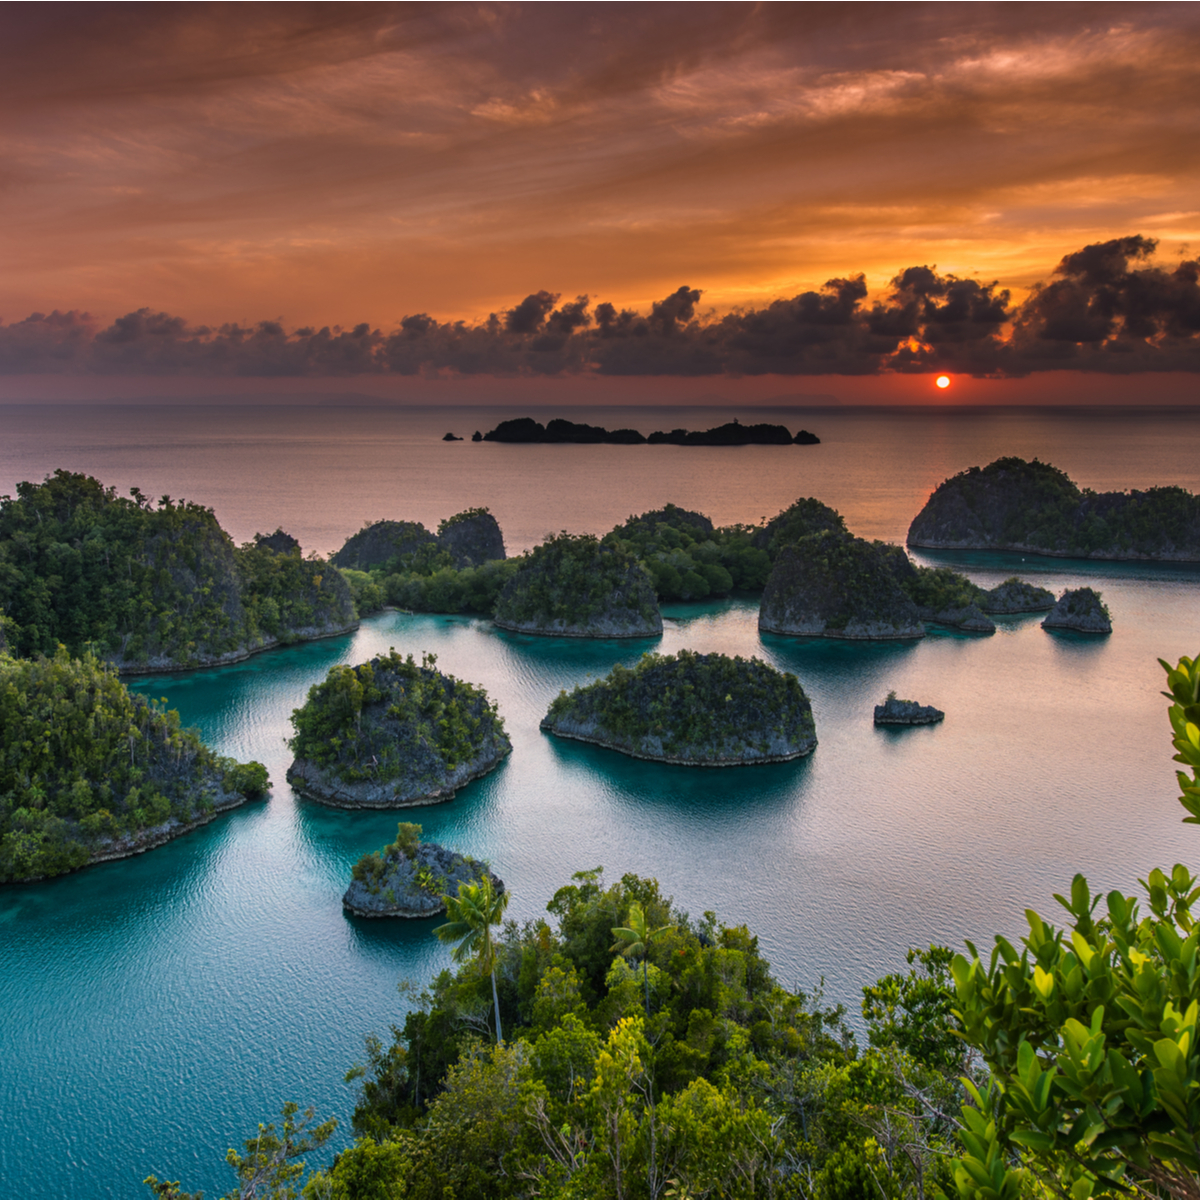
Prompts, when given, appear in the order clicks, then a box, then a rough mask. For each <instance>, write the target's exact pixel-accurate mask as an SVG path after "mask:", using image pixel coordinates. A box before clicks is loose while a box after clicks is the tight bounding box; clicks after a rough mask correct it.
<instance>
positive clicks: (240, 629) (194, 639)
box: [0, 471, 355, 670]
mask: <svg viewBox="0 0 1200 1200" xmlns="http://www.w3.org/2000/svg"><path fill="white" fill-rule="evenodd" d="M131 497H132V498H130V499H126V498H124V497H119V496H117V494H116V491H115V489H113V488H105V487H104V486H103V485H102V484H100V483H99V482H98V481H97V480H95V479H92V478H91V477H89V476H86V475H77V474H72V473H70V472H67V471H55V473H54V474H53V475H51V476H49V477H48V478H47V479H46V480H45V482H43V483H40V484H34V483H20V484H18V485H17V496H16V499H13V498H11V497H7V496H6V497H3V498H0V609H3V610H4V611H5V612H6V613H7V615H8V617H9V618H10V621H11V624H10V625H9V628H8V641H9V645H10V649H11V651H12V653H14V654H18V655H32V654H52V653H54V651H55V648H56V647H57V646H58V645H59V644H60V643H61V644H63V645H65V646H66V647H67V649H68V650H69V651H70V652H71V653H72V654H81V653H83V651H84V650H93V651H94V652H95V653H96V654H97V655H98V656H99V657H101V658H105V659H109V660H111V661H113V662H115V663H116V664H117V665H118V666H119V667H120V668H121V669H122V670H137V669H138V668H144V667H145V666H146V665H147V664H148V663H151V662H152V663H153V664H154V665H155V666H156V667H160V668H161V667H169V666H176V665H178V666H195V665H200V664H202V663H204V662H208V661H213V660H215V659H219V658H221V657H222V656H226V655H230V656H236V655H237V654H239V653H245V652H246V651H247V650H250V649H256V648H259V647H261V646H262V645H264V644H273V643H274V642H275V641H281V642H287V641H292V640H296V639H297V638H299V637H306V636H314V634H316V633H317V632H324V631H326V630H328V629H329V628H331V627H332V628H336V629H340V628H344V627H347V626H349V625H350V624H352V623H353V621H354V619H355V613H354V606H353V601H352V599H351V596H350V593H349V591H348V590H347V588H346V585H345V583H344V581H343V580H342V578H341V576H340V575H338V573H337V572H336V571H332V570H330V569H329V568H328V566H327V564H325V563H324V562H322V561H321V560H319V559H304V558H301V557H300V555H299V553H298V552H292V553H286V554H277V553H275V552H273V551H272V550H270V549H267V548H265V547H260V546H258V545H256V544H255V543H248V544H247V545H246V546H243V547H241V548H240V549H239V548H235V547H234V545H233V543H232V541H231V540H230V538H229V536H228V534H226V533H225V532H224V530H222V529H221V527H220V526H219V525H218V524H217V520H216V517H215V516H214V515H213V513H212V510H211V509H208V508H204V507H202V506H201V505H198V504H192V503H189V502H188V501H185V500H172V499H171V497H170V496H163V497H162V498H161V500H160V501H159V502H158V505H157V507H156V506H155V505H154V503H153V502H152V501H151V500H149V499H148V498H147V497H146V496H144V495H142V493H141V492H140V491H139V490H138V489H137V488H133V489H131Z"/></svg>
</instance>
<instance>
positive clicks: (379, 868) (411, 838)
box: [351, 821, 421, 889]
mask: <svg viewBox="0 0 1200 1200" xmlns="http://www.w3.org/2000/svg"><path fill="white" fill-rule="evenodd" d="M420 845H421V826H420V825H414V824H413V823H412V822H411V821H401V822H400V823H399V824H398V825H397V826H396V840H395V841H394V842H389V843H388V844H387V845H386V846H384V847H383V849H382V850H371V851H369V852H368V853H366V854H364V855H363V856H362V858H360V859H359V860H358V862H356V863H355V864H354V867H353V869H352V871H351V874H352V876H353V877H354V878H355V879H357V880H358V882H359V883H365V884H366V885H367V886H368V887H369V888H372V889H374V888H378V887H379V885H380V883H381V881H382V880H383V877H384V876H385V875H386V874H387V872H388V862H389V860H391V861H395V860H397V859H400V858H407V859H408V860H409V861H411V860H412V859H414V858H415V857H416V853H417V849H418V847H419V846H420Z"/></svg>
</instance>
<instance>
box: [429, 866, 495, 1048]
mask: <svg viewBox="0 0 1200 1200" xmlns="http://www.w3.org/2000/svg"><path fill="white" fill-rule="evenodd" d="M442 899H444V900H445V901H446V916H447V918H449V919H448V920H447V922H446V924H445V925H439V926H438V927H437V928H436V929H435V930H434V931H433V932H434V933H435V934H437V936H438V938H439V939H440V940H441V941H443V942H457V943H458V945H456V946H455V947H454V953H453V955H452V956H451V957H452V958H453V959H454V961H455V962H456V963H460V962H466V960H467V959H468V958H471V957H475V958H478V959H479V966H480V969H481V970H482V971H483V972H484V974H486V975H490V976H491V977H492V1001H493V1002H494V1004H495V1006H496V1042H497V1044H499V1043H500V1041H501V1039H502V1034H501V1032H500V996H499V993H498V992H497V991H496V943H495V942H494V941H493V940H492V926H493V925H499V924H501V922H503V920H504V910H505V909H506V908H507V907H508V893H507V892H505V891H500V892H497V891H495V890H494V889H493V888H492V880H491V877H490V876H488V875H484V876H483V878H482V879H481V880H480V881H479V883H460V884H459V885H458V898H457V899H455V898H454V897H453V896H443V897H442Z"/></svg>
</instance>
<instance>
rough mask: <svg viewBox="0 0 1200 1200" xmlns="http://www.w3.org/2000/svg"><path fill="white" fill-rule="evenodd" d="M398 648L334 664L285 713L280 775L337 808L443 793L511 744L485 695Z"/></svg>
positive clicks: (429, 658) (400, 804) (387, 804)
mask: <svg viewBox="0 0 1200 1200" xmlns="http://www.w3.org/2000/svg"><path fill="white" fill-rule="evenodd" d="M436 661H437V659H436V658H435V657H434V656H433V655H426V656H425V658H424V660H423V661H422V663H421V665H420V666H417V664H416V663H415V662H413V658H412V655H411V654H410V655H409V656H408V657H407V658H403V657H401V655H399V654H397V653H396V652H395V651H392V652H391V653H390V654H384V655H379V656H377V657H376V658H373V659H372V660H371V661H370V662H366V663H361V664H360V665H359V666H356V667H348V666H335V667H333V668H331V669H330V672H329V674H328V676H327V677H326V678H325V681H324V682H323V683H319V684H315V685H314V686H313V687H311V688H310V689H309V692H308V699H307V700H306V701H305V703H304V705H303V706H302V707H301V708H298V709H296V711H295V712H293V713H292V725H293V726H294V727H295V730H296V733H295V736H294V737H293V738H292V739H291V741H290V742H289V743H288V745H289V746H290V747H291V749H292V753H293V754H295V756H296V757H295V759H294V760H293V762H292V765H291V766H290V767H289V768H288V772H287V780H288V782H289V783H290V784H291V785H292V786H293V787H294V788H295V789H296V790H297V791H298V792H300V793H301V795H304V796H307V797H309V798H310V799H312V800H318V801H320V802H321V803H322V804H328V805H330V806H332V807H334V808H406V807H408V806H410V805H415V804H436V803H437V802H439V801H441V800H449V799H450V797H451V796H453V795H454V793H455V792H456V791H457V790H458V789H459V788H460V787H463V786H465V785H466V784H468V783H470V782H471V780H473V779H478V778H479V777H480V776H482V775H486V774H487V773H488V772H489V771H491V770H492V769H493V768H495V767H496V766H498V765H499V763H500V762H501V760H502V759H503V758H504V756H505V755H506V754H508V753H509V751H510V750H511V749H512V743H511V742H510V741H509V740H508V735H507V734H506V733H505V731H504V722H503V720H502V719H501V717H500V714H499V712H498V710H497V709H496V706H495V705H494V704H493V703H492V702H491V701H490V700H489V699H488V696H487V693H486V692H485V691H484V690H483V689H482V688H478V687H475V686H474V685H473V684H470V683H465V682H464V681H463V680H461V679H455V678H454V676H453V675H443V674H442V673H441V672H440V671H437V670H435V669H434V663H435V662H436Z"/></svg>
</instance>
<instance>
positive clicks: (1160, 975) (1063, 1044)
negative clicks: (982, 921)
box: [952, 657, 1200, 1200]
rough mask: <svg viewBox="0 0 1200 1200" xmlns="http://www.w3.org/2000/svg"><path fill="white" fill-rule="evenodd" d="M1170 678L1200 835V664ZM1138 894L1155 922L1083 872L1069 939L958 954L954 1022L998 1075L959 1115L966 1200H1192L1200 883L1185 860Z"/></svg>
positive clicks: (1199, 1171)
mask: <svg viewBox="0 0 1200 1200" xmlns="http://www.w3.org/2000/svg"><path fill="white" fill-rule="evenodd" d="M1161 661H1162V660H1160V662H1161ZM1162 666H1163V668H1164V670H1165V671H1166V672H1167V684H1168V688H1169V691H1168V692H1166V693H1165V695H1166V696H1167V697H1168V699H1170V700H1171V701H1172V704H1171V707H1170V710H1169V716H1170V721H1171V731H1172V734H1173V738H1172V745H1173V746H1174V747H1175V750H1176V754H1175V761H1176V762H1178V763H1181V764H1182V765H1183V766H1184V768H1185V770H1183V771H1179V772H1177V779H1178V782H1179V787H1180V793H1181V794H1180V797H1179V800H1180V803H1181V804H1182V805H1183V807H1184V809H1185V810H1186V812H1187V813H1188V815H1187V816H1186V817H1185V818H1184V823H1185V824H1197V823H1200V662H1198V661H1197V660H1196V659H1191V658H1186V657H1185V658H1182V659H1180V660H1179V663H1178V665H1177V666H1175V667H1172V666H1170V664H1169V663H1166V662H1162ZM1142 886H1143V888H1144V889H1145V892H1146V897H1145V900H1146V902H1147V906H1148V911H1147V912H1146V913H1145V915H1142V913H1141V911H1140V907H1139V905H1140V902H1139V900H1138V899H1137V898H1136V897H1134V896H1129V895H1126V894H1125V893H1124V892H1123V891H1117V890H1114V891H1110V892H1109V893H1108V894H1107V895H1106V896H1104V897H1101V896H1100V895H1093V894H1092V892H1091V889H1090V888H1089V887H1088V884H1087V880H1086V879H1084V877H1083V876H1082V875H1076V876H1075V878H1074V880H1073V881H1072V884H1071V891H1070V895H1069V896H1056V897H1055V899H1056V900H1058V902H1059V904H1060V905H1061V906H1062V907H1063V908H1064V909H1065V910H1066V912H1067V914H1068V918H1069V920H1068V924H1067V927H1066V928H1065V929H1061V930H1060V929H1056V928H1055V927H1054V926H1052V925H1050V924H1049V923H1048V922H1046V921H1044V920H1043V919H1042V918H1041V917H1040V916H1038V914H1037V913H1035V912H1033V911H1028V912H1027V917H1028V920H1029V933H1028V935H1027V936H1026V937H1024V938H1023V939H1022V943H1023V949H1021V950H1018V949H1017V948H1016V947H1015V946H1013V945H1012V944H1011V943H1010V942H1009V941H1007V939H1005V938H1002V937H997V938H996V945H995V948H994V949H993V950H992V953H991V955H990V956H989V958H988V959H987V960H984V959H983V958H981V957H980V955H979V954H978V953H977V952H976V951H975V948H974V947H973V946H972V945H970V943H968V949H969V951H970V958H967V957H965V956H962V955H958V956H956V957H955V959H954V961H953V964H952V970H953V974H954V983H955V1005H954V1008H955V1015H956V1018H957V1020H958V1021H959V1022H960V1025H961V1029H962V1032H963V1036H964V1037H965V1039H966V1040H967V1041H968V1042H969V1043H970V1044H971V1045H973V1046H975V1047H977V1048H978V1049H979V1050H980V1052H981V1053H982V1054H983V1057H984V1060H985V1062H986V1063H987V1066H988V1068H989V1070H990V1071H991V1080H990V1082H989V1084H988V1085H987V1086H986V1087H981V1088H979V1089H978V1090H976V1091H973V1092H972V1093H971V1095H972V1099H973V1101H974V1104H975V1106H976V1107H974V1108H968V1109H964V1112H963V1118H964V1123H965V1126H966V1128H965V1130H964V1133H963V1144H964V1147H965V1153H964V1154H963V1157H962V1159H961V1161H960V1162H959V1164H958V1166H957V1169H956V1171H955V1182H956V1184H957V1191H958V1194H959V1196H960V1197H962V1200H993V1198H994V1197H1001V1198H1007V1197H1010V1196H1014V1197H1015V1196H1018V1195H1029V1194H1032V1193H1033V1192H1034V1191H1035V1190H1036V1191H1037V1194H1047V1193H1049V1192H1051V1191H1053V1192H1055V1193H1057V1194H1060V1195H1068V1194H1069V1195H1070V1196H1072V1197H1074V1198H1076V1200H1088V1198H1089V1197H1092V1196H1108V1195H1135V1196H1174V1197H1181V1198H1182V1197H1192V1196H1195V1194H1196V1192H1197V1186H1198V1181H1197V1176H1198V1175H1200V1148H1198V1146H1197V1130H1200V1044H1198V1043H1197V1032H1198V1031H1197V1028H1196V1025H1197V1016H1198V1012H1200V986H1198V984H1197V961H1198V950H1200V925H1198V924H1197V923H1196V920H1195V917H1194V914H1193V908H1194V907H1195V905H1196V902H1197V900H1198V899H1200V880H1198V879H1197V878H1196V876H1194V875H1193V874H1192V872H1191V871H1189V870H1188V869H1187V868H1186V867H1184V866H1182V865H1180V864H1177V865H1176V866H1175V868H1174V869H1173V870H1172V871H1171V872H1169V873H1167V872H1164V871H1161V870H1158V869H1155V870H1153V871H1151V872H1150V873H1149V875H1148V876H1147V877H1146V880H1145V881H1144V882H1143V884H1142Z"/></svg>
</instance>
